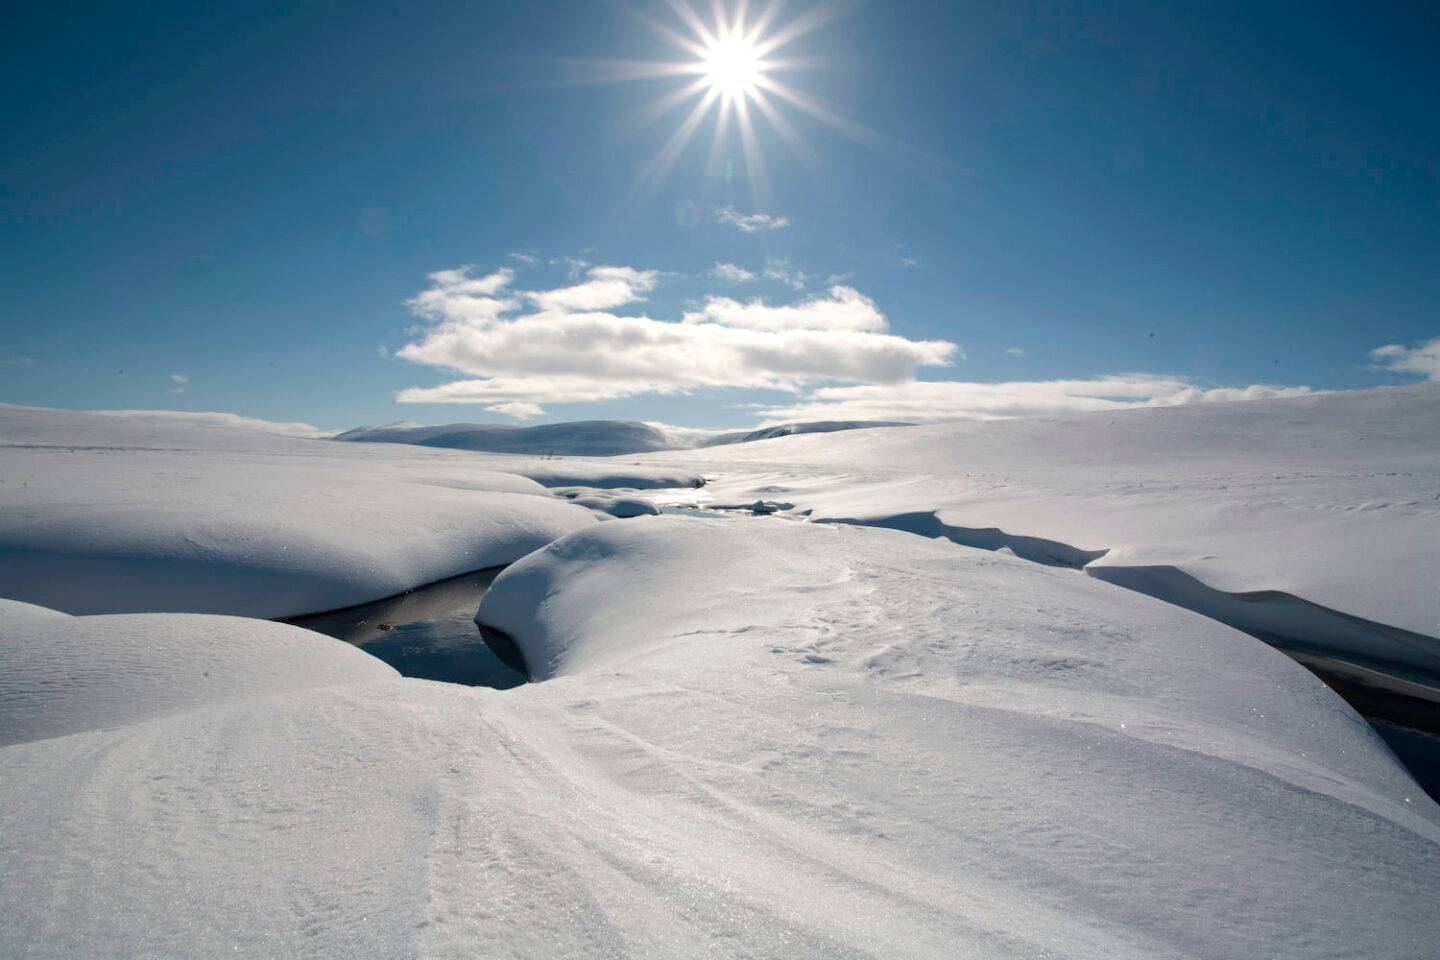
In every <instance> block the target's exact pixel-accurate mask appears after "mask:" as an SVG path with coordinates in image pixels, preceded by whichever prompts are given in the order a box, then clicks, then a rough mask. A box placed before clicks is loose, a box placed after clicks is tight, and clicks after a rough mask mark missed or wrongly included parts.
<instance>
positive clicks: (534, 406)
mask: <svg viewBox="0 0 1440 960" xmlns="http://www.w3.org/2000/svg"><path fill="white" fill-rule="evenodd" d="M485 409H486V410H489V411H490V412H491V413H500V414H504V415H505V416H507V417H514V418H515V419H516V420H528V419H529V418H531V417H538V416H540V415H541V414H542V413H544V412H545V408H544V407H542V406H540V405H539V404H538V403H524V402H523V401H520V400H509V401H507V402H505V403H497V404H495V405H494V406H491V407H486V408H485Z"/></svg>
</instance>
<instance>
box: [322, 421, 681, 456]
mask: <svg viewBox="0 0 1440 960" xmlns="http://www.w3.org/2000/svg"><path fill="white" fill-rule="evenodd" d="M334 439H336V440H346V441H353V442H359V443H413V444H420V445H422V446H427V447H450V448H453V449H457V450H484V451H489V452H492V453H517V454H525V455H529V456H544V455H548V454H558V455H563V456H569V457H610V456H616V455H620V454H628V453H644V452H647V451H652V450H673V449H676V448H679V447H684V446H688V444H686V443H685V442H684V441H683V440H681V439H680V438H678V437H676V436H675V435H673V434H671V433H668V432H666V431H664V430H661V429H659V428H658V427H655V426H652V425H650V424H648V423H636V422H635V421H632V420H581V421H576V422H573V423H545V424H540V425H538V426H533V427H512V426H507V425H501V424H491V423H447V424H441V425H439V426H433V427H422V426H418V425H414V424H393V425H390V426H384V427H357V428H356V429H354V430H347V431H346V432H344V433H341V434H337V435H336V436H335V437H334Z"/></svg>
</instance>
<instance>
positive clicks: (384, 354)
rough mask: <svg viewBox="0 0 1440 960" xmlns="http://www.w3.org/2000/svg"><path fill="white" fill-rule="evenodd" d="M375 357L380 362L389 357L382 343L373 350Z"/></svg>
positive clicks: (388, 352)
mask: <svg viewBox="0 0 1440 960" xmlns="http://www.w3.org/2000/svg"><path fill="white" fill-rule="evenodd" d="M375 356H377V357H379V358H380V359H381V360H384V359H385V358H386V357H388V356H390V351H389V349H388V348H387V347H386V346H385V344H383V343H382V344H380V346H378V347H376V348H375Z"/></svg>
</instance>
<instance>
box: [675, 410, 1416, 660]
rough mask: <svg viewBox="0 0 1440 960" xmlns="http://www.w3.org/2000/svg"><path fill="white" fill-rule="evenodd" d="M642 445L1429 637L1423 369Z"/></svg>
mask: <svg viewBox="0 0 1440 960" xmlns="http://www.w3.org/2000/svg"><path fill="white" fill-rule="evenodd" d="M647 461H648V462H662V461H663V462H667V463H669V462H673V464H674V466H675V468H676V469H682V468H685V467H689V468H690V469H694V470H699V471H701V472H704V473H705V474H707V476H709V477H710V478H711V483H710V485H709V487H707V491H706V492H707V494H709V496H710V497H711V498H712V499H714V500H715V501H717V502H746V501H753V500H755V499H757V496H758V497H763V498H765V499H782V500H785V501H787V502H791V503H793V504H794V512H795V513H796V514H800V513H803V514H804V515H807V516H809V517H810V518H811V519H817V520H842V521H851V522H861V523H879V524H894V523H896V522H897V518H902V517H905V516H907V515H909V516H920V515H924V514H931V515H933V517H934V522H935V523H936V524H938V525H940V526H943V527H945V528H948V529H950V530H952V531H964V530H968V531H980V532H986V531H994V534H996V535H1000V536H1002V537H1007V538H1011V539H1014V538H1032V539H1035V540H1039V541H1049V542H1051V543H1053V544H1058V545H1064V546H1068V547H1071V548H1075V549H1076V550H1083V551H1093V552H1096V553H1101V552H1103V556H1098V557H1095V558H1092V559H1091V560H1090V562H1089V563H1088V566H1087V567H1086V568H1087V569H1088V570H1090V571H1092V572H1094V573H1097V574H1099V573H1101V571H1102V570H1104V569H1107V568H1121V567H1123V568H1131V567H1144V568H1161V567H1168V568H1174V569H1175V570H1177V571H1180V572H1182V573H1184V574H1186V575H1188V576H1190V577H1193V578H1194V579H1195V580H1197V581H1199V582H1200V583H1202V584H1204V585H1205V586H1207V587H1209V588H1211V589H1214V590H1218V591H1224V592H1227V593H1251V592H1255V591H1262V590H1270V591H1278V592H1282V593H1286V594H1290V595H1292V596H1295V597H1299V598H1302V599H1304V600H1306V601H1309V602H1311V603H1314V604H1318V605H1321V606H1324V607H1328V608H1330V609H1333V610H1336V611H1340V612H1341V613H1344V614H1347V615H1349V616H1352V617H1359V618H1361V619H1364V620H1368V621H1373V622H1375V623H1379V624H1385V625H1388V626H1392V627H1397V628H1400V629H1402V630H1406V631H1410V632H1412V633H1418V634H1421V635H1424V636H1429V637H1440V590H1436V589H1434V585H1435V582H1436V570H1437V564H1440V549H1437V545H1440V384H1423V385H1420V386H1415V387H1405V388H1389V389H1380V390H1366V391H1352V392H1348V393H1337V394H1325V395H1316V396H1310V397H1301V398H1293V399H1283V400H1259V401H1244V402H1233V403H1213V404H1192V405H1188V406H1183V407H1171V408H1156V409H1145V410H1133V411H1126V412H1123V413H1114V414H1109V413H1103V414H1088V415H1083V416H1075V417H1070V418H1066V419H1038V418H1036V419H1027V420H1010V421H998V422H991V423H949V424H935V425H929V426H917V427H905V428H903V429H898V428H897V429H875V430H856V431H849V432H846V433H837V434H825V435H808V436H793V437H783V438H779V439H775V440H765V441H760V442H757V443H750V444H743V445H737V446H733V447H720V448H712V449H706V450H703V451H689V452H685V453H683V454H663V455H655V456H654V457H651V458H647ZM932 535H939V534H932ZM957 539H959V538H958V537H957ZM991 539H992V540H993V539H994V536H991ZM977 545H984V544H977ZM999 545H1004V544H999Z"/></svg>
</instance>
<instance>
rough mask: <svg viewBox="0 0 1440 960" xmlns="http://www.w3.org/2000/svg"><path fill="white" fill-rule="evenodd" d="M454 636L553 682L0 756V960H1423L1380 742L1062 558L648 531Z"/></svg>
mask: <svg viewBox="0 0 1440 960" xmlns="http://www.w3.org/2000/svg"><path fill="white" fill-rule="evenodd" d="M482 612H483V613H484V615H485V616H486V617H487V618H493V620H494V621H495V622H496V623H497V625H499V626H502V627H504V628H506V629H507V630H509V631H511V632H512V633H513V635H514V636H515V637H516V638H517V639H519V640H520V641H521V642H522V644H524V645H525V647H526V649H527V651H528V652H529V655H530V656H531V658H532V662H533V663H536V664H542V665H543V666H544V673H545V674H546V675H548V676H552V677H553V679H550V680H548V681H547V682H544V683H532V684H528V685H526V686H524V687H520V688H517V689H515V690H511V691H504V692H500V691H492V690H482V689H470V688H462V687H455V686H451V685H447V684H434V683H426V682H423V681H415V680H407V679H394V680H377V681H376V682H368V683H348V684H345V685H341V686H333V687H320V688H314V689H306V690H296V691H291V692H287V693H277V694H275V695H272V696H267V697H261V698H251V699H245V700H235V699H227V700H223V701H221V702H217V703H215V704H213V705H211V706H208V707H203V708H200V709H195V710H192V711H190V712H187V713H184V714H181V715H170V716H162V717H158V718H156V719H153V720H149V721H146V722H143V723H137V724H133V725H130V726H126V727H123V728H119V729H112V730H91V731H88V732H82V733H76V734H74V735H71V736H66V737H60V738H56V739H50V740H42V741H33V742H27V743H18V744H13V745H11V746H8V747H5V748H3V749H0V837H3V838H4V841H3V843H0V875H3V876H4V877H5V882H4V883H3V884H0V955H5V956H27V955H86V956H136V955H159V956H208V955H218V954H221V953H227V954H228V953H240V954H244V955H263V956H269V955H295V954H303V955H307V956H336V957H339V956H355V955H366V956H456V955H465V956H514V957H552V956H579V957H602V956H603V957H613V956H656V957H694V956H734V957H741V956H746V957H755V956H784V957H787V958H789V957H796V958H802V957H827V958H828V957H850V956H854V957H863V956H905V957H934V958H947V960H949V958H954V957H987V958H988V957H1033V956H1039V955H1051V956H1067V957H1097V958H1106V960H1113V958H1117V957H1169V956H1217V957H1254V956H1282V957H1285V956H1289V957H1302V956H1303V957H1327V956H1328V957H1348V956H1356V955H1364V956H1367V957H1406V956H1422V955H1425V954H1426V953H1428V952H1429V951H1430V949H1431V947H1432V946H1433V944H1434V943H1435V942H1437V938H1440V917H1437V915H1436V913H1435V911H1434V910H1433V906H1434V891H1435V890H1436V889H1440V810H1437V808H1436V807H1435V805H1434V804H1433V803H1431V802H1430V801H1429V800H1427V799H1426V798H1425V797H1424V796H1423V795H1422V794H1420V793H1419V792H1418V791H1417V790H1416V789H1415V787H1414V784H1413V783H1412V782H1411V781H1410V780H1409V778H1408V777H1407V776H1406V775H1405V773H1404V772H1403V770H1401V769H1400V768H1399V767H1398V765H1397V764H1396V763H1395V761H1394V760H1393V758H1392V757H1391V756H1390V755H1389V754H1388V752H1386V751H1385V750H1384V748H1383V747H1382V746H1380V745H1379V744H1378V742H1377V741H1376V739H1375V737H1374V735H1373V734H1371V733H1370V731H1369V729H1368V727H1367V726H1366V725H1365V724H1364V723H1362V722H1361V721H1360V720H1359V719H1358V718H1357V717H1356V716H1355V715H1354V714H1353V713H1352V712H1351V711H1350V710H1349V708H1348V707H1346V706H1345V705H1344V704H1343V703H1342V702H1341V701H1340V700H1338V698H1336V697H1335V696H1334V695H1333V694H1331V693H1330V692H1329V691H1328V690H1326V689H1325V688H1324V687H1323V686H1321V685H1320V684H1319V683H1318V682H1317V681H1315V680H1314V679H1313V678H1311V677H1310V676H1309V675H1308V674H1307V673H1305V672H1304V671H1303V670H1302V669H1301V668H1299V667H1297V666H1296V665H1294V664H1292V663H1290V662H1289V661H1288V660H1286V659H1285V658H1284V657H1282V656H1281V655H1279V654H1277V653H1276V652H1274V651H1272V650H1270V649H1269V648H1267V647H1265V646H1264V645H1262V644H1259V643H1257V642H1255V641H1253V640H1250V639H1249V638H1247V637H1245V636H1243V635H1240V634H1237V633H1235V632H1233V631H1230V630H1228V629H1226V628H1224V627H1221V626H1218V625H1216V624H1214V623H1213V622H1211V621H1207V620H1204V619H1202V618H1200V617H1197V616H1194V615H1192V614H1188V613H1185V612H1184V611H1180V610H1177V609H1176V608H1174V607H1170V606H1167V605H1164V604H1160V603H1157V602H1155V601H1152V600H1150V599H1148V598H1146V597H1143V596H1141V595H1139V594H1135V593H1132V592H1129V591H1123V590H1120V589H1118V588H1115V587H1112V586H1110V585H1108V584H1104V583H1101V582H1098V581H1095V580H1092V579H1089V578H1085V577H1081V576H1077V575H1076V574H1075V573H1074V572H1073V571H1067V570H1062V569H1055V568H1048V567H1042V566H1038V565H1035V564H1030V563H1024V562H1022V561H1019V560H1016V559H1014V558H1010V557H1006V556H1003V555H999V554H995V553H981V552H978V551H973V550H965V549H962V548H960V547H957V546H955V545H953V544H951V543H948V542H945V541H932V540H926V539H922V538H919V537H916V536H914V535H912V534H906V533H900V532H895V531H887V530H875V529H869V528H858V527H843V526H836V525H817V524H789V523H783V522H780V521H754V522H746V523H740V522H730V521H718V520H717V521H703V520H690V519H686V518H669V517H653V518H652V517H642V518H638V519H635V520H627V521H625V522H623V523H604V524H596V525H593V526H591V527H588V528H586V529H585V530H582V531H580V532H577V533H575V534H572V535H570V536H568V537H566V538H564V539H562V540H560V541H558V542H556V543H554V544H552V545H551V546H549V547H547V548H546V549H545V550H542V551H541V552H539V553H538V554H535V555H533V556H532V557H529V558H527V559H526V560H524V561H522V562H521V563H518V564H516V565H515V566H513V567H511V568H510V569H509V570H508V571H506V572H505V573H504V574H502V575H501V577H500V578H498V579H497V581H496V582H495V584H494V586H493V587H492V589H491V592H490V593H489V594H488V595H487V597H486V599H485V601H484V604H483V606H482ZM4 613H5V611H3V610H0V615H4ZM33 619H34V620H35V621H36V622H37V623H42V622H44V623H56V622H66V621H63V620H62V621H56V620H55V618H54V617H53V615H51V616H46V615H45V614H43V613H38V614H35V615H34V617H33ZM86 619H87V620H88V619H94V620H103V621H111V622H115V621H121V622H123V621H129V620H133V619H140V618H127V617H105V618H86ZM182 619H185V620H191V621H194V620H196V619H197V618H182ZM73 622H74V623H77V624H83V623H85V622H86V620H79V621H73ZM236 622H237V623H239V622H240V621H236ZM236 645H237V644H235V643H232V644H230V646H236ZM135 649H136V650H137V651H139V650H140V646H139V645H138V644H137V645H136V647H135ZM192 679H193V678H188V677H187V678H186V679H185V680H184V681H182V683H183V684H185V685H188V684H189V683H190V682H191V680H192Z"/></svg>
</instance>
